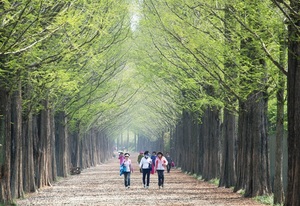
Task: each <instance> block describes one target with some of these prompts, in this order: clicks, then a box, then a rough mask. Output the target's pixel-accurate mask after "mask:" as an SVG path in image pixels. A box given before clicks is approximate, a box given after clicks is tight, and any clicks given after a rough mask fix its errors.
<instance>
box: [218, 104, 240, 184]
mask: <svg viewBox="0 0 300 206" xmlns="http://www.w3.org/2000/svg"><path fill="white" fill-rule="evenodd" d="M222 136H223V141H222V142H223V144H222V146H223V147H222V164H221V167H222V168H221V177H220V184H219V186H220V187H222V186H224V187H226V188H229V187H232V186H234V184H235V181H236V173H235V156H236V147H235V144H236V116H235V115H234V114H232V112H230V111H228V110H227V109H224V121H223V135H222Z"/></svg>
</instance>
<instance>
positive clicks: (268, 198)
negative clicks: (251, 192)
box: [253, 195, 283, 206]
mask: <svg viewBox="0 0 300 206" xmlns="http://www.w3.org/2000/svg"><path fill="white" fill-rule="evenodd" d="M253 199H254V200H255V201H257V202H259V203H262V204H265V205H272V206H283V204H275V205H274V204H273V201H274V196H273V195H263V196H256V197H254V198H253Z"/></svg>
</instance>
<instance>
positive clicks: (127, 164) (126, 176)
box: [123, 153, 133, 189]
mask: <svg viewBox="0 0 300 206" xmlns="http://www.w3.org/2000/svg"><path fill="white" fill-rule="evenodd" d="M124 156H125V159H124V161H123V164H124V166H125V168H126V170H125V172H124V185H125V188H126V189H129V188H130V173H131V172H133V167H132V165H131V160H130V159H129V156H130V154H129V153H125V155H124Z"/></svg>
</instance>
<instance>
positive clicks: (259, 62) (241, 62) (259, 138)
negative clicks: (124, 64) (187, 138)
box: [144, 1, 279, 196]
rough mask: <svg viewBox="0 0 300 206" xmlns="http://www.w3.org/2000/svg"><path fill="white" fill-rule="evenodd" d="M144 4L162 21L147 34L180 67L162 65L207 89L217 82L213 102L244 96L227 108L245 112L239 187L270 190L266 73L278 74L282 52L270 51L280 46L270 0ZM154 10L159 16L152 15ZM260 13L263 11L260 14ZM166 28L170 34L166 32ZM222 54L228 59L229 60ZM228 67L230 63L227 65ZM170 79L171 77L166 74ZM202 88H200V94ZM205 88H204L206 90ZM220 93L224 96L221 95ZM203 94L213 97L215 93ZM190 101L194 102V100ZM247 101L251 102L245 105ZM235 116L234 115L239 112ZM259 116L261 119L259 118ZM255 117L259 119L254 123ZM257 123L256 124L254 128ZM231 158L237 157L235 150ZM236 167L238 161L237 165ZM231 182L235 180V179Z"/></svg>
mask: <svg viewBox="0 0 300 206" xmlns="http://www.w3.org/2000/svg"><path fill="white" fill-rule="evenodd" d="M219 3H220V2H219ZM144 4H145V9H147V11H149V13H146V12H145V13H146V14H145V19H146V20H147V21H148V22H156V24H155V26H152V27H151V23H149V24H147V26H150V27H151V29H153V31H154V30H155V31H156V32H153V31H151V30H150V29H149V31H147V32H146V33H145V34H148V35H150V37H151V38H152V42H153V44H154V46H155V48H156V49H157V50H158V52H159V54H161V55H162V56H163V57H164V58H165V59H166V61H167V62H168V64H167V65H168V66H169V65H172V66H171V67H170V66H169V68H172V67H175V68H177V69H176V70H171V69H167V67H164V65H162V68H164V69H165V70H167V71H168V73H169V74H171V76H172V77H173V76H176V74H177V73H178V74H179V75H181V76H183V74H184V75H185V76H184V77H183V78H182V79H181V80H182V82H187V79H184V78H186V77H187V78H191V79H193V80H194V81H195V82H196V83H197V84H199V85H198V86H199V87H200V88H205V84H211V85H214V87H215V89H216V91H218V92H216V95H214V96H213V97H212V98H211V99H213V98H215V100H218V101H211V102H209V104H208V105H213V103H217V102H218V103H217V104H216V105H235V106H236V101H237V100H239V102H240V106H239V110H238V109H237V108H236V107H235V106H233V107H228V106H227V107H226V109H229V111H230V112H236V111H239V118H240V125H239V127H238V131H239V134H240V135H239V138H240V139H239V142H238V143H239V147H238V149H240V151H239V155H238V156H239V158H240V159H239V160H238V165H237V168H238V171H237V172H238V173H239V176H237V178H238V181H239V182H238V183H236V185H237V187H236V190H238V189H246V193H245V195H246V196H255V195H263V194H269V193H270V181H269V163H268V161H269V160H268V143H267V124H266V123H267V116H266V114H267V103H268V102H267V99H268V94H267V90H266V88H267V86H268V83H269V81H268V79H267V78H266V77H268V75H274V73H272V72H273V71H274V67H275V66H278V64H277V62H276V61H275V59H276V58H274V57H276V56H277V55H278V54H279V52H278V50H275V51H276V52H277V53H270V51H269V50H268V49H270V48H272V47H273V46H275V47H276V46H278V45H276V44H273V43H272V41H271V40H272V38H271V37H270V36H269V34H270V33H272V32H270V33H269V29H267V28H270V30H272V29H275V28H276V27H275V26H274V27H273V26H271V27H270V24H272V23H273V22H272V21H270V22H268V21H266V20H264V19H265V18H264V17H263V16H264V15H265V16H272V15H270V14H269V13H268V12H270V13H272V12H273V11H272V10H269V9H268V8H269V6H270V4H269V3H262V2H252V3H249V4H247V5H248V6H246V5H244V4H243V5H242V4H238V2H234V1H232V2H228V6H227V7H224V8H225V9H223V7H222V6H223V4H222V3H220V4H218V5H215V4H214V2H203V3H201V2H200V3H199V2H194V1H188V2H187V1H184V2H183V1H178V2H174V1H163V2H154V1H149V2H145V3H144ZM253 8H256V9H258V10H259V11H260V12H256V10H255V9H253ZM224 10H226V12H227V16H224V13H223V11H224ZM162 11H163V12H162ZM254 11H255V12H254ZM239 12H240V13H239ZM151 13H154V14H155V16H151ZM245 13H247V18H244V17H243V15H242V14H245ZM258 14H262V15H261V16H259V15H258ZM228 16H230V18H231V19H233V20H230V19H227V18H229V17H228ZM225 18H226V19H225ZM227 20H228V21H227ZM224 22H229V25H230V26H227V27H226V29H227V31H226V29H225V32H224V27H223V23H224ZM257 22H260V23H257ZM157 23H158V24H159V25H160V26H158V25H157ZM233 25H235V26H233ZM237 25H238V26H237ZM158 28H159V29H160V30H158ZM160 32H163V33H165V34H164V35H163V34H160ZM226 32H227V33H226ZM229 32H230V33H231V40H230V38H229V37H228V36H229V35H228V33H229ZM157 34H159V35H157ZM232 34H233V35H232ZM220 36H222V38H220ZM224 37H225V40H226V41H229V43H227V44H225V46H224V47H220V45H224V41H223V40H224ZM208 42H209V43H208ZM266 45H267V46H268V47H267V46H266ZM272 55H273V56H272ZM220 56H223V57H224V59H227V62H225V64H224V61H223V59H222V58H220ZM230 61H231V62H230ZM224 66H225V67H226V68H225V69H224ZM271 71H272V72H271ZM191 73H193V74H195V73H197V75H191ZM233 73H235V74H237V76H235V75H232V74H233ZM165 79H167V78H166V77H165ZM173 79H174V78H173ZM173 82H174V81H173ZM204 82H205V83H204ZM215 82H218V84H220V87H216V86H215V85H216V84H215ZM219 89H222V92H219V91H220V90H219ZM179 90H180V89H179ZM196 91H197V90H194V93H196ZM200 91H204V90H203V89H200ZM188 93H189V94H190V95H189V97H191V96H195V97H196V98H195V99H190V98H186V99H187V102H189V103H188V104H186V106H187V105H193V107H192V108H195V107H197V106H199V104H197V103H200V102H201V101H196V100H197V98H199V97H198V96H197V95H194V93H193V92H192V90H190V91H189V92H188ZM220 93H221V94H222V95H219V94H220ZM200 97H202V98H207V97H210V95H204V96H200ZM217 97H218V98H217ZM220 97H221V98H220ZM228 100H229V101H228ZM190 102H193V103H194V104H190ZM248 103H249V104H248ZM245 104H246V105H248V106H245ZM250 105H252V106H250ZM194 106H195V107H194ZM199 108H201V107H198V109H199ZM192 111H193V110H192ZM252 112H253V113H255V112H256V113H257V115H258V116H260V117H261V119H260V120H258V119H253V120H250V119H251V118H250V119H249V118H248V117H250V116H252V115H251V113H252ZM249 115H250V116H249ZM226 116H227V115H226ZM231 118H233V119H234V116H233V117H231ZM243 118H245V121H242V119H243ZM256 120H258V121H257V122H256ZM251 122H253V123H254V122H256V123H255V124H251ZM179 124H181V126H180V127H179V128H181V127H182V126H183V125H182V121H181V122H180V123H179ZM231 126H232V127H231V128H234V127H235V123H234V121H232V124H231ZM242 126H243V127H242ZM251 127H252V129H250V128H251ZM246 130H247V131H251V133H249V132H243V131H246ZM254 131H255V132H257V133H255V132H254ZM233 133H234V131H232V132H231V133H228V135H231V134H233ZM177 134H178V133H177ZM182 136H184V134H182ZM228 138H232V137H228ZM244 138H246V139H247V140H245V139H244ZM248 140H249V141H248ZM250 140H251V141H250ZM226 141H228V139H227V140H226ZM246 142H250V143H252V144H249V146H250V145H252V146H253V148H255V149H254V150H252V149H250V147H249V146H247V145H246ZM225 144H226V143H225ZM233 145H234V140H233V142H232V143H231V148H233ZM252 146H251V148H252ZM243 148H244V149H243ZM224 149H226V147H224ZM224 154H225V153H224ZM253 156H257V157H259V160H260V161H256V162H254V159H253V158H252V157H253ZM231 157H232V158H234V154H232V155H231ZM178 158H180V162H181V160H182V159H183V157H182V156H180V157H178ZM242 162H244V163H245V164H246V162H247V164H248V165H252V166H250V168H248V169H247V168H245V167H244V166H245V165H242V164H241V163H242ZM224 164H225V163H224ZM232 167H233V165H231V168H232ZM223 168H224V169H225V168H228V167H223ZM253 168H254V169H253ZM231 171H232V170H231ZM240 172H242V174H241V173H240ZM253 181H254V182H253ZM255 181H256V182H255ZM230 184H235V182H231V183H230Z"/></svg>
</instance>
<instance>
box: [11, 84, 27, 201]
mask: <svg viewBox="0 0 300 206" xmlns="http://www.w3.org/2000/svg"><path fill="white" fill-rule="evenodd" d="M11 111H12V150H11V152H12V163H11V193H12V198H19V197H22V196H23V193H24V192H23V173H22V170H23V165H22V142H23V141H22V97H21V83H20V82H19V85H18V88H17V90H16V91H15V92H14V94H13V98H12V110H11Z"/></svg>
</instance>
